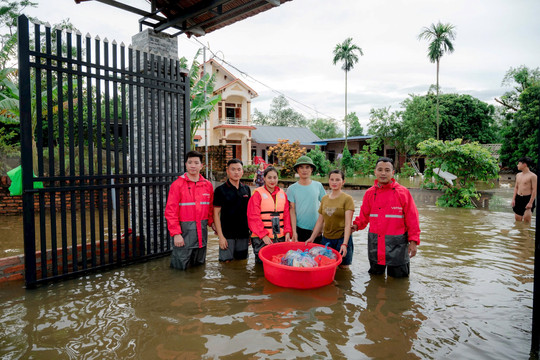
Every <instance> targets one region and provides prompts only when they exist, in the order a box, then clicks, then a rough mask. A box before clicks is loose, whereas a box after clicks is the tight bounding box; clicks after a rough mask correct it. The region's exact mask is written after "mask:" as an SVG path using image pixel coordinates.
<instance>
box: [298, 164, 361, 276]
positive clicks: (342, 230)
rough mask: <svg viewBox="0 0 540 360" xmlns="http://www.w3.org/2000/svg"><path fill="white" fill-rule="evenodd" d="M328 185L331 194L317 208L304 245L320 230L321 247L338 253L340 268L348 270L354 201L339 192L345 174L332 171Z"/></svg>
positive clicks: (351, 255)
mask: <svg viewBox="0 0 540 360" xmlns="http://www.w3.org/2000/svg"><path fill="white" fill-rule="evenodd" d="M328 184H329V185H330V189H331V190H332V192H331V193H330V194H328V195H325V196H324V197H323V198H322V200H321V205H320V207H319V217H318V219H317V222H316V224H315V227H314V228H313V232H312V233H311V236H310V237H309V239H307V240H306V244H307V243H310V242H314V241H315V238H316V237H317V235H318V234H319V233H320V232H321V230H322V233H323V235H322V240H321V244H322V245H327V244H328V247H331V248H332V249H334V250H336V251H338V252H339V253H340V254H341V256H342V257H343V260H342V262H341V265H340V267H342V268H348V267H349V265H351V263H352V258H353V253H354V246H353V241H352V236H351V225H352V217H353V213H354V201H353V198H352V196H350V195H349V194H345V193H344V192H342V191H341V188H342V187H343V184H345V174H343V171H341V170H332V171H331V172H330V174H329V178H328Z"/></svg>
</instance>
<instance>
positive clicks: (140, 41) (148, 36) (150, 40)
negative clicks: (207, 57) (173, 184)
mask: <svg viewBox="0 0 540 360" xmlns="http://www.w3.org/2000/svg"><path fill="white" fill-rule="evenodd" d="M131 41H132V46H133V49H134V50H139V51H140V52H141V55H140V61H141V64H140V68H141V69H144V67H145V66H146V67H147V71H148V69H149V68H151V69H155V68H156V64H155V63H154V64H148V63H147V64H144V63H143V62H144V55H143V53H147V54H148V62H150V61H151V55H153V56H154V61H155V62H158V59H159V62H160V64H161V66H162V67H163V64H164V60H168V59H173V60H175V61H176V60H177V59H178V39H177V38H176V37H170V36H169V35H167V34H163V33H155V32H154V31H153V30H152V29H145V30H144V31H142V32H139V33H138V34H135V35H134V36H133V37H132V38H131ZM134 56H135V52H134ZM134 63H136V59H134ZM168 65H169V62H167V67H168ZM147 94H148V93H147ZM139 101H140V102H141V111H142V112H141V117H142V118H141V129H138V128H137V120H138V119H137V114H136V113H135V114H134V129H133V131H134V134H135V136H134V138H135V144H134V145H135V154H130V156H133V157H134V158H135V163H136V164H138V163H139V162H140V163H141V164H142V172H143V173H147V171H146V167H147V164H146V157H147V156H148V162H149V164H148V169H149V171H148V172H149V173H158V172H159V168H160V160H161V166H162V168H163V169H164V171H165V172H173V169H177V170H178V172H181V171H183V168H184V164H183V158H182V159H178V158H176V159H175V162H176V163H177V164H173V167H172V168H167V164H166V163H165V157H164V156H163V154H164V151H165V145H164V144H165V133H164V131H162V133H161V134H159V133H158V128H157V126H151V125H150V124H148V125H147V126H146V127H145V125H144V120H145V119H147V121H149V120H148V119H150V117H151V116H152V114H154V116H156V114H158V113H161V114H164V111H167V112H168V113H169V115H168V116H167V117H168V119H171V118H173V117H176V109H171V108H168V109H163V100H162V104H161V105H160V104H158V101H157V99H155V98H154V99H150V96H149V95H148V98H147V103H146V104H145V97H144V94H143V93H141V98H139V99H135V108H137V104H136V103H137V102H139ZM160 106H161V107H160ZM169 106H170V105H169ZM182 129H183V127H182ZM139 132H140V134H141V139H142V140H141V142H140V143H139V136H137V135H138V134H139ZM169 136H170V134H169ZM178 136H179V137H180V138H182V139H184V141H189V140H188V136H186V134H184V131H183V130H182V131H181V133H180V134H178ZM145 138H148V139H149V140H148V142H149V147H151V146H152V142H154V144H157V145H156V146H155V149H154V153H155V156H156V158H155V159H153V158H152V149H151V148H148V149H147V148H146V143H145V141H144V139H145ZM178 145H179V146H182V145H181V142H180V143H179V144H178ZM138 149H140V150H141V151H140V153H141V158H140V159H139V158H138V155H139V154H138ZM166 151H169V150H166ZM181 152H182V157H183V150H182V151H181ZM169 166H170V165H169ZM135 171H136V172H138V169H137V166H136V169H135ZM146 189H147V190H141V188H136V189H135V190H134V191H135V206H130V208H131V209H134V211H135V212H137V214H136V219H137V228H138V229H139V230H141V225H142V226H144V229H145V231H144V234H141V235H146V234H148V233H149V234H150V238H153V235H154V234H153V229H154V223H155V222H157V223H158V227H157V228H158V231H160V230H159V229H160V227H159V223H160V221H164V220H163V219H162V217H163V214H162V213H161V211H160V209H159V198H158V199H157V203H156V204H154V203H153V202H152V200H153V192H152V190H153V189H151V188H150V187H148V188H146ZM139 191H143V194H142V204H139ZM158 196H159V195H158ZM163 197H164V199H163V203H164V204H165V203H166V201H167V199H166V198H165V195H164V194H163ZM147 199H149V200H150V201H149V202H148V203H147ZM130 201H131V199H130ZM154 205H155V206H157V207H158V208H157V213H158V217H161V218H160V219H155V218H154V217H153V216H152V215H151V216H150V229H149V230H150V231H149V232H148V229H146V228H147V213H146V211H147V210H146V209H147V208H148V209H149V211H150V214H153V211H154ZM139 209H142V218H143V219H144V220H143V224H140V223H139V219H140V216H139V215H140V214H139V213H138V212H139ZM130 221H131V217H130ZM138 235H139V234H135V236H138ZM165 236H166V235H165ZM160 237H161V236H160V235H159V234H158V238H160Z"/></svg>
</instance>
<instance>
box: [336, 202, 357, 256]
mask: <svg viewBox="0 0 540 360" xmlns="http://www.w3.org/2000/svg"><path fill="white" fill-rule="evenodd" d="M353 214H354V210H345V229H344V230H345V231H344V234H343V244H341V247H340V249H339V253H340V254H341V256H346V255H347V245H348V244H349V237H350V236H351V224H352V217H353Z"/></svg>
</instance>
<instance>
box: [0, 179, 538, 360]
mask: <svg viewBox="0 0 540 360" xmlns="http://www.w3.org/2000/svg"><path fill="white" fill-rule="evenodd" d="M349 193H350V194H351V195H353V197H354V198H355V203H356V212H355V215H356V214H357V213H358V208H359V205H360V203H361V198H362V194H363V191H350V192H349ZM511 196H512V192H511V189H502V190H501V191H500V192H498V193H497V195H496V196H494V198H496V200H497V201H495V203H497V204H499V207H498V208H497V207H496V208H495V210H493V209H492V210H489V211H487V210H475V209H473V210H470V209H447V208H438V207H436V206H434V205H433V204H431V203H427V202H426V203H420V202H419V203H418V208H419V211H420V223H421V229H422V234H421V240H422V243H421V245H420V247H419V252H418V255H417V256H416V257H414V258H413V259H412V262H411V276H410V278H409V279H392V278H389V279H385V278H384V277H383V276H378V277H370V275H369V274H368V273H367V270H368V267H369V265H368V262H367V248H366V247H367V245H366V237H367V232H366V231H365V230H363V231H359V232H356V233H355V234H354V245H355V253H354V259H353V265H352V267H351V268H350V270H338V272H337V274H336V278H335V282H334V283H333V284H331V285H329V286H326V287H323V288H320V289H315V290H292V289H285V288H280V287H276V286H274V285H272V284H270V283H268V282H267V281H266V280H265V278H264V274H263V269H262V267H261V266H256V265H255V264H254V261H253V255H252V254H250V258H249V259H248V260H247V261H238V262H233V263H229V264H221V263H219V262H218V261H217V257H218V246H217V239H216V238H215V237H214V238H212V239H211V240H210V245H209V249H208V256H207V264H206V265H205V266H203V267H198V268H193V269H189V270H188V271H186V272H181V271H177V270H173V269H171V268H169V259H168V258H162V259H157V260H153V261H149V262H146V263H143V264H139V265H134V266H130V267H125V268H121V269H117V270H112V271H109V272H104V273H101V274H94V275H89V276H86V277H84V278H79V279H75V280H69V281H65V282H62V283H55V284H50V285H47V286H43V287H40V288H38V289H34V290H25V289H24V288H23V287H22V284H21V283H11V284H2V285H0V357H1V358H2V359H20V358H23V359H201V358H207V359H215V358H222V359H262V358H267V359H295V358H310V359H311V358H320V359H328V358H332V359H527V358H529V350H530V339H531V322H532V320H531V319H532V288H533V262H534V228H535V223H534V221H533V224H532V226H530V225H524V224H516V223H515V222H514V216H513V214H512V213H511V211H509V202H510V198H511ZM0 229H1V228H0ZM0 232H1V230H0ZM2 239H3V236H2Z"/></svg>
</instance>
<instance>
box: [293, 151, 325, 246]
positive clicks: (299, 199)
mask: <svg viewBox="0 0 540 360" xmlns="http://www.w3.org/2000/svg"><path fill="white" fill-rule="evenodd" d="M294 171H296V173H297V174H298V176H299V177H300V179H299V180H298V181H297V182H295V183H294V184H292V185H291V186H289V188H288V189H287V196H288V198H289V204H290V212H291V226H292V231H293V235H292V240H293V241H306V240H307V239H309V237H310V236H311V233H312V232H313V228H314V227H315V223H316V222H317V218H318V217H319V214H318V210H319V205H320V202H321V199H322V198H323V196H324V195H326V191H325V190H324V188H323V186H322V184H321V183H320V182H318V181H315V180H312V179H311V174H312V173H313V171H315V164H313V160H312V159H311V158H310V157H309V156H305V155H304V156H300V157H299V158H298V160H297V161H296V164H294ZM320 240H321V237H320V236H319V234H316V239H315V242H316V243H318V244H320Z"/></svg>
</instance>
